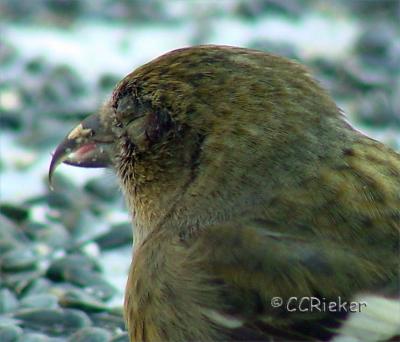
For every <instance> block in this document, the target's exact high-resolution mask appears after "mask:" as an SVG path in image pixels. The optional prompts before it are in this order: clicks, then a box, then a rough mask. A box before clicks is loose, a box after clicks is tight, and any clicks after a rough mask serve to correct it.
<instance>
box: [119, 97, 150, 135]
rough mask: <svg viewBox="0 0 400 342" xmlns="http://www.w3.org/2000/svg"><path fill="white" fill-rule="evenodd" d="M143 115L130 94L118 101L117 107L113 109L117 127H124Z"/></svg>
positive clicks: (139, 105) (139, 106) (140, 107)
mask: <svg viewBox="0 0 400 342" xmlns="http://www.w3.org/2000/svg"><path fill="white" fill-rule="evenodd" d="M143 115H144V111H143V106H142V105H141V104H140V103H139V101H138V100H137V99H136V98H135V97H134V96H132V95H131V94H127V95H126V96H123V97H121V98H120V99H119V100H118V102H117V107H116V109H115V117H116V126H117V127H122V126H126V125H128V124H129V123H130V122H132V121H133V120H135V119H137V118H139V117H141V116H143ZM118 125H121V126H118Z"/></svg>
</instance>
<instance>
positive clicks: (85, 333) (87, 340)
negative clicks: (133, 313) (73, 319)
mask: <svg viewBox="0 0 400 342" xmlns="http://www.w3.org/2000/svg"><path fill="white" fill-rule="evenodd" d="M110 339H111V333H110V332H109V331H107V330H105V329H102V328H96V327H88V328H82V329H79V330H78V331H77V332H75V333H74V334H73V335H71V337H70V338H69V339H68V342H109V341H110Z"/></svg>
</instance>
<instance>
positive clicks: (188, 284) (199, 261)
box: [49, 45, 400, 342]
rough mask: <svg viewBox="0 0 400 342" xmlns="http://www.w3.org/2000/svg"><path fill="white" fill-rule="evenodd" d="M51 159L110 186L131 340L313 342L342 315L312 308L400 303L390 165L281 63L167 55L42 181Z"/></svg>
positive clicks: (73, 136) (399, 225) (118, 92)
mask: <svg viewBox="0 0 400 342" xmlns="http://www.w3.org/2000/svg"><path fill="white" fill-rule="evenodd" d="M60 162H65V163H67V164H71V165H75V166H82V167H112V168H114V169H115V172H116V173H117V175H118V177H119V179H120V182H121V187H122V189H123V192H124V194H125V198H126V202H127V205H128V207H129V209H130V211H131V214H132V217H133V222H134V230H133V232H134V241H135V247H134V255H133V260H132V265H131V268H130V272H129V278H128V282H127V286H126V295H125V318H126V323H127V328H128V332H129V336H130V339H131V340H132V341H156V342H158V341H214V340H263V341H272V340H274V341H277V340H284V341H286V340H312V339H322V340H326V339H328V338H330V337H331V336H333V335H334V333H335V331H336V329H337V327H338V326H339V325H340V322H341V319H342V318H343V317H344V316H345V314H346V313H347V312H343V311H340V310H338V309H337V308H336V309H335V310H333V309H332V310H328V309H327V308H325V309H321V310H316V309H315V308H314V309H315V310H312V309H309V304H310V303H311V302H312V301H313V300H314V299H315V300H317V301H318V300H319V301H320V302H321V303H325V304H326V303H328V304H329V303H333V304H336V305H340V302H344V301H347V303H348V302H349V301H351V300H352V299H354V298H356V297H355V296H358V295H359V294H360V293H361V294H362V293H378V292H381V293H386V294H393V295H395V294H396V293H397V292H396V291H397V289H398V278H399V232H400V155H399V154H397V153H396V152H394V151H393V150H391V149H390V148H388V147H386V146H384V145H383V144H381V143H380V142H377V141H375V140H372V139H370V138H368V137H366V136H365V135H363V134H361V133H360V132H358V131H357V130H355V129H353V128H352V127H351V126H350V125H349V124H348V123H347V121H346V119H345V117H344V115H343V114H342V113H341V111H340V110H339V109H338V107H337V106H336V105H335V103H334V102H333V101H332V99H331V98H330V97H329V96H328V95H327V93H326V92H325V91H324V90H323V89H321V87H320V86H319V85H318V84H317V83H316V82H315V81H314V80H313V79H312V78H311V77H310V76H309V73H308V71H307V70H306V69H305V68H304V67H303V66H301V65H299V64H297V63H295V62H292V61H290V60H288V59H285V58H282V57H278V56H274V55H271V54H267V53H264V52H260V51H255V50H248V49H242V48H235V47H227V46H213V45H209V46H197V47H191V48H184V49H179V50H175V51H172V52H170V53H167V54H165V55H163V56H161V57H159V58H157V59H155V60H153V61H151V62H150V63H147V64H145V65H143V66H142V67H140V68H138V69H136V70H135V71H133V72H132V73H131V74H129V75H128V76H126V77H125V78H124V79H123V80H122V81H120V82H119V84H118V85H117V86H116V88H115V90H114V92H113V94H112V96H111V99H110V100H109V101H108V102H107V103H106V104H105V105H104V106H103V107H102V108H101V109H100V111H99V112H98V113H97V114H94V115H92V116H90V117H88V118H87V119H86V120H84V121H83V122H82V123H81V124H79V125H78V126H77V127H76V128H75V129H73V130H72V131H71V133H69V135H68V136H67V137H66V139H65V140H64V141H63V142H62V143H61V144H60V145H59V146H58V147H57V149H56V151H55V153H54V155H53V159H52V162H51V166H50V171H49V176H50V178H51V175H52V173H53V171H54V169H55V167H56V166H57V165H58V164H59V163H60ZM278 297H279V298H278ZM276 298H278V299H276ZM307 298H308V299H307ZM301 300H302V301H301ZM275 301H278V303H275ZM279 301H280V303H281V305H279ZM301 303H303V304H304V305H305V306H304V307H303V308H302V307H301V306H300V304H301ZM367 304H368V303H367ZM276 306H279V307H276ZM307 308H308V309H309V310H307ZM300 309H305V310H300ZM395 322H396V323H397V322H400V318H399V321H395Z"/></svg>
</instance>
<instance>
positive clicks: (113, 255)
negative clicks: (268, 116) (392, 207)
mask: <svg viewBox="0 0 400 342" xmlns="http://www.w3.org/2000/svg"><path fill="white" fill-rule="evenodd" d="M0 13H1V14H0V21H1V24H0V32H1V34H0V114H1V116H0V124H1V126H0V153H1V154H0V341H2V342H3V341H4V342H8V341H10V342H11V341H24V342H31V341H32V342H33V341H35V342H36V341H38V342H39V341H93V342H94V341H96V342H101V341H128V338H127V335H126V333H125V328H124V323H123V318H122V309H121V305H122V298H123V289H124V283H125V279H126V274H127V269H128V266H129V260H130V255H131V251H130V249H131V248H130V246H131V243H132V237H131V229H132V228H131V225H130V222H129V217H128V215H127V213H126V211H125V209H124V204H123V201H122V199H121V196H120V193H119V189H118V184H117V182H116V180H115V178H114V176H113V175H112V174H111V173H110V172H107V171H106V172H104V171H100V170H83V171H82V170H80V169H78V168H71V167H68V166H62V167H60V170H59V171H57V173H56V175H55V184H54V191H50V190H49V188H48V183H47V179H46V176H47V168H48V164H49V162H50V155H51V151H52V150H53V149H54V148H55V146H56V145H57V143H58V142H59V141H60V140H61V139H62V137H63V136H64V135H65V134H66V133H67V132H68V131H69V130H70V129H71V128H72V127H74V125H75V124H76V123H77V122H79V121H80V120H81V119H82V118H84V117H85V116H86V115H87V114H88V113H91V112H93V111H94V110H96V107H97V106H98V105H99V104H101V103H102V101H103V100H104V99H105V97H106V96H107V95H108V94H109V93H110V91H111V89H112V88H113V86H114V85H115V83H116V82H117V81H118V80H119V79H120V78H121V77H123V76H124V75H125V74H127V73H128V72H130V71H131V70H132V69H133V68H135V67H137V66H138V65H140V64H141V63H144V62H146V61H148V60H149V59H151V58H153V57H156V56H158V55H160V54H161V53H163V52H166V51H169V50H171V49H174V48H178V47H182V46H186V45H193V44H201V43H218V44H228V45H239V46H245V47H252V48H257V49H261V50H265V51H270V52H275V53H278V54H281V55H285V56H288V57H290V58H294V59H297V60H299V61H301V62H302V63H305V64H306V65H308V66H309V67H310V69H311V70H312V72H313V73H314V74H315V76H316V77H317V78H318V79H319V80H320V82H321V83H322V84H323V85H324V86H325V87H326V88H328V89H329V91H330V92H331V93H332V95H333V96H334V98H335V100H336V101H337V103H338V104H339V105H340V107H341V108H343V110H344V111H345V112H346V114H347V115H348V118H349V120H350V121H351V122H352V123H354V125H355V126H356V127H357V128H359V129H360V130H362V131H364V132H366V133H368V134H369V135H371V136H373V137H375V138H376V139H378V140H381V141H384V142H385V143H387V144H389V145H391V146H393V147H394V148H395V149H397V150H400V74H399V72H400V68H399V65H400V28H399V25H398V18H399V17H400V1H344V0H343V1H330V2H326V1H311V0H310V1H294V0H293V1H290V0H286V1H277V0H275V1H273V0H270V1H269V0H264V1H261V0H260V1H239V0H237V1H234V0H231V1H218V2H217V1H215V2H210V1H209V2H201V1H192V2H184V1H173V2H167V1H155V0H154V1H144V0H142V1H132V2H127V1H122V0H121V1H114V2H112V3H110V2H109V1H106V0H102V1H94V2H89V1H84V0H77V1H57V0H47V1H45V0H42V1H32V2H28V1H26V2H25V1H24V2H23V1H20V2H19V1H17V2H16V1H12V0H3V1H1V2H0Z"/></svg>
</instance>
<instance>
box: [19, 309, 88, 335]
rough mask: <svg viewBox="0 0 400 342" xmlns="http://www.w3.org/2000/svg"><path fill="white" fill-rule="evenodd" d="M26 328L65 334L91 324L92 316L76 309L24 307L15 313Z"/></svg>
mask: <svg viewBox="0 0 400 342" xmlns="http://www.w3.org/2000/svg"><path fill="white" fill-rule="evenodd" d="M13 317H15V318H16V319H18V320H19V321H20V325H21V326H22V327H23V328H24V329H29V330H33V331H38V332H41V333H44V334H47V335H52V336H65V335H69V334H71V333H73V332H74V331H76V330H77V329H80V328H83V327H87V326H90V325H91V320H90V318H89V317H88V316H87V315H86V314H85V313H84V312H82V311H78V310H74V309H23V310H19V311H17V312H16V313H14V315H13Z"/></svg>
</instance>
